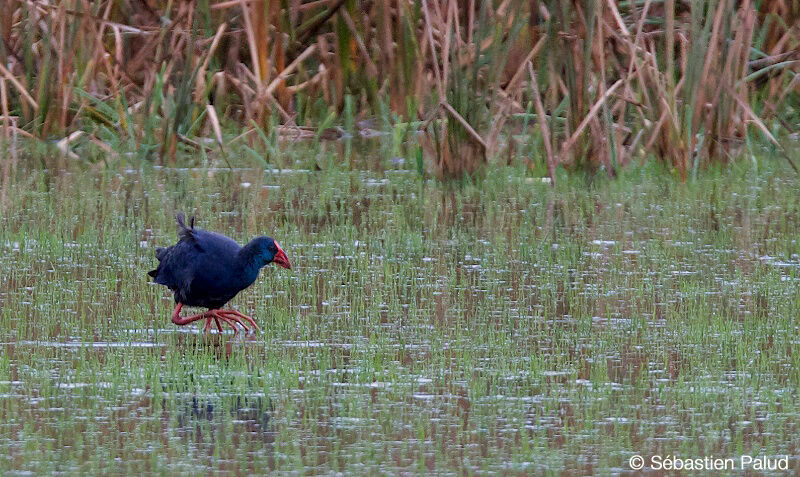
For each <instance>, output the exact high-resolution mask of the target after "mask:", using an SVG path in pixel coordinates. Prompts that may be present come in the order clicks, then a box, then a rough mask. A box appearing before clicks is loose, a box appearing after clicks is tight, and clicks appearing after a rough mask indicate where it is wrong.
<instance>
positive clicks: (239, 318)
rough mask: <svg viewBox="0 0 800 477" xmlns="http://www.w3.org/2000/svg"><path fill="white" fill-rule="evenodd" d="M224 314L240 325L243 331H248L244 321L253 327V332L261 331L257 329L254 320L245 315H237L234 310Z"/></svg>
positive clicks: (225, 311) (226, 311)
mask: <svg viewBox="0 0 800 477" xmlns="http://www.w3.org/2000/svg"><path fill="white" fill-rule="evenodd" d="M224 313H225V314H226V315H228V316H229V317H230V318H232V319H235V320H236V321H237V322H238V323H239V324H240V325H242V327H243V328H244V329H245V330H248V331H249V329H248V328H247V325H246V324H245V321H247V323H249V324H250V325H251V326H252V327H253V329H254V330H258V331H261V328H259V327H258V325H257V324H256V320H254V319H252V318H250V317H249V316H247V315H244V314H242V313H239V312H238V311H236V310H224Z"/></svg>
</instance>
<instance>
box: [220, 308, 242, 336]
mask: <svg viewBox="0 0 800 477" xmlns="http://www.w3.org/2000/svg"><path fill="white" fill-rule="evenodd" d="M212 312H213V315H214V320H215V321H217V327H218V329H219V330H220V331H222V326H220V324H219V321H218V320H222V321H223V322H224V323H226V324H227V325H228V326H230V327H231V328H233V334H238V333H239V328H237V327H236V324H237V323H239V324H240V325H241V323H240V322H239V321H237V320H234V319H233V318H231V317H229V316H227V315H226V313H225V311H224V310H212ZM242 327H243V328H244V329H245V331H249V330H248V328H247V327H246V326H244V325H242Z"/></svg>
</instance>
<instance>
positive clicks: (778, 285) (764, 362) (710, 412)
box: [0, 163, 800, 475]
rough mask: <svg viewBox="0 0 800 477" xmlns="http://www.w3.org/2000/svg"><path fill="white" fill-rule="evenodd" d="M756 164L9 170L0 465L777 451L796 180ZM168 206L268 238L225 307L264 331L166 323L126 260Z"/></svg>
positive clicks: (505, 467) (524, 465) (181, 466)
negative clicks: (242, 287) (692, 177)
mask: <svg viewBox="0 0 800 477" xmlns="http://www.w3.org/2000/svg"><path fill="white" fill-rule="evenodd" d="M756 164H757V165H758V166H760V167H762V168H764V167H765V165H764V164H761V163H756ZM754 167H755V165H753V166H752V167H750V166H748V167H747V168H744V167H742V166H735V167H734V168H733V169H730V170H728V171H727V172H726V173H721V172H717V171H714V170H711V171H709V173H708V174H706V175H705V176H704V178H702V179H701V180H698V181H696V182H691V183H689V184H678V183H675V182H674V181H672V180H670V179H669V178H662V177H663V176H664V175H663V174H661V173H659V172H658V171H656V172H655V173H648V171H647V170H646V168H645V169H641V170H638V171H636V172H628V173H627V174H628V176H627V177H625V180H624V181H614V182H606V181H604V180H599V181H596V182H595V183H594V184H593V185H592V186H591V187H589V190H588V191H587V190H586V188H585V187H583V186H581V187H574V186H575V184H570V183H569V182H570V181H576V180H577V179H575V178H573V179H568V180H565V181H562V182H561V183H560V184H559V187H557V188H556V189H555V190H550V188H549V187H548V186H546V185H544V184H541V183H538V182H530V181H529V180H528V179H526V178H525V177H524V175H525V174H524V171H520V170H516V169H499V170H498V171H496V173H494V174H491V175H490V176H488V177H486V178H485V180H484V182H483V183H482V184H481V185H480V187H472V186H465V187H463V188H462V189H459V190H458V191H453V190H451V189H449V188H446V187H443V186H440V185H438V184H437V183H435V182H420V181H419V180H418V179H416V178H415V176H414V174H413V173H407V172H405V171H388V172H386V173H366V172H341V171H338V172H328V171H320V172H305V171H287V170H284V171H282V172H281V173H277V172H276V173H263V172H260V171H256V170H252V169H234V170H225V171H221V170H214V169H203V168H198V169H168V168H146V169H141V170H125V169H119V170H116V169H114V168H112V167H109V168H107V169H105V170H103V171H101V172H96V173H88V172H86V171H81V172H80V173H74V172H75V171H69V170H67V171H58V172H55V171H50V170H19V171H16V172H13V173H12V174H11V176H10V177H9V179H8V182H7V183H6V186H5V187H6V191H7V193H8V194H9V196H10V197H13V198H14V200H13V201H9V202H7V203H6V205H5V206H4V207H5V208H4V209H2V219H1V221H0V248H1V249H2V253H0V269H1V270H3V273H2V277H1V278H0V342H1V343H2V350H3V352H2V353H0V468H2V469H5V470H7V471H17V472H33V473H37V474H41V473H52V472H66V473H82V474H85V473H91V474H95V473H101V472H108V470H109V467H108V466H109V465H110V463H113V465H114V469H115V470H116V471H119V472H126V473H142V472H146V473H173V472H186V473H199V472H208V471H225V472H241V473H266V472H268V471H276V472H280V473H294V472H304V473H325V472H330V471H341V472H346V473H391V474H394V473H397V472H401V471H411V472H417V471H420V472H424V471H436V472H442V473H445V472H456V471H457V472H459V473H460V472H462V471H463V472H467V473H478V472H505V473H511V474H542V473H546V472H547V473H559V472H562V471H564V472H567V473H582V474H587V475H588V474H601V473H620V472H624V471H627V470H628V467H627V465H628V464H627V462H628V458H629V457H630V456H631V455H633V454H640V455H644V456H651V455H656V454H659V455H667V454H671V455H680V456H684V457H688V456H703V455H711V454H713V455H715V456H721V457H736V456H738V455H740V454H753V455H776V454H788V455H797V454H798V452H800V450H798V448H797V440H796V436H797V433H798V424H799V423H800V409H799V408H798V405H797V402H798V399H797V398H798V396H797V389H798V385H800V371H798V370H800V357H799V356H800V355H799V354H798V353H797V351H796V350H797V335H796V329H797V326H798V318H797V314H796V309H797V307H798V302H799V301H800V294H798V287H797V279H798V269H800V268H798V267H800V255H798V254H800V250H798V248H799V246H798V243H797V241H796V237H795V231H796V230H797V225H798V210H797V208H798V205H797V204H798V200H797V197H796V193H795V192H794V191H797V190H798V187H797V185H798V184H797V179H796V178H795V176H794V175H788V174H785V171H782V170H777V169H775V168H774V167H773V166H770V165H766V167H765V168H766V170H755V168H754ZM660 178H662V179H660ZM175 210H184V211H187V212H192V213H196V214H197V216H198V218H197V220H198V225H199V226H200V227H203V228H209V229H213V230H218V231H221V232H224V233H227V234H229V235H231V236H233V237H235V238H236V239H238V240H239V241H240V242H243V241H246V240H248V239H249V238H251V237H252V236H254V235H256V234H264V233H268V234H270V235H272V236H274V237H276V238H277V239H278V240H279V241H280V243H281V244H282V246H283V247H284V248H285V249H286V250H287V252H288V254H289V256H290V258H291V260H292V264H293V266H294V268H293V270H292V271H291V272H287V271H284V270H277V269H273V268H272V267H271V268H269V269H265V270H264V271H262V274H261V277H260V278H259V280H258V281H257V282H256V284H255V285H254V286H253V287H252V288H251V289H248V290H247V291H245V292H243V293H242V294H241V295H240V296H239V297H237V298H236V299H235V300H234V302H233V304H234V305H235V306H236V307H238V308H239V309H241V310H242V311H245V312H248V314H251V315H252V316H254V317H256V319H257V321H258V322H259V325H260V326H261V327H262V328H263V330H264V333H262V334H259V335H256V336H254V337H246V338H245V337H234V336H233V335H232V334H228V333H225V334H221V335H220V334H217V333H212V334H210V335H206V336H204V335H202V334H201V333H199V332H198V330H199V327H186V328H180V329H179V328H177V327H175V326H174V325H173V324H172V323H170V321H169V312H170V310H171V306H172V302H171V297H170V296H169V295H168V293H167V290H166V289H164V288H163V287H160V286H155V285H152V284H149V283H148V279H147V278H148V277H147V276H146V272H147V270H149V269H150V268H152V265H153V264H154V263H155V259H154V257H153V249H154V247H155V246H156V245H159V246H163V245H166V244H170V243H172V242H173V241H174V239H175V225H174V220H173V212H174V211H175ZM790 465H791V466H792V468H793V469H797V468H798V467H797V466H798V465H800V463H798V462H797V461H795V460H793V461H792V462H791V464H790Z"/></svg>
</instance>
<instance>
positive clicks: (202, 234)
mask: <svg viewBox="0 0 800 477" xmlns="http://www.w3.org/2000/svg"><path fill="white" fill-rule="evenodd" d="M176 219H177V221H178V243H177V244H175V245H173V246H172V247H168V248H160V249H157V250H156V258H157V259H158V260H159V262H160V263H159V265H158V268H156V269H155V270H153V271H151V272H150V276H152V277H153V278H154V280H153V281H154V282H155V283H158V284H161V285H165V286H167V287H168V288H169V289H170V290H172V291H173V292H174V293H175V301H176V303H183V304H184V305H187V306H199V307H206V308H209V309H214V308H220V307H222V306H223V305H224V304H225V303H227V302H228V301H230V300H231V299H232V298H233V297H234V296H236V294H238V293H239V292H240V291H242V290H244V289H245V288H247V287H249V286H250V285H252V284H253V282H255V280H256V278H258V272H259V270H260V269H261V268H262V267H263V266H264V265H266V264H268V263H270V262H271V261H272V259H273V258H274V257H275V254H276V253H277V251H278V250H279V247H278V246H277V244H275V241H274V240H273V239H271V238H269V237H258V238H256V239H253V240H252V241H251V242H250V243H248V244H247V245H245V246H244V247H241V246H239V244H238V243H236V241H235V240H233V239H231V238H229V237H226V236H225V235H222V234H218V233H216V232H210V231H207V230H201V229H197V228H194V218H192V219H191V220H190V225H189V226H188V227H187V226H186V224H185V222H184V218H183V214H178V215H177V217H176ZM281 253H283V252H281ZM284 256H285V255H284Z"/></svg>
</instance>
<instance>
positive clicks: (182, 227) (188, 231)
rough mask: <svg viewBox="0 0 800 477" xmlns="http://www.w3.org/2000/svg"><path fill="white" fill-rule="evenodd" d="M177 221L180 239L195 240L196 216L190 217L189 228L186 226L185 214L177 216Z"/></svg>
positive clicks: (181, 213)
mask: <svg viewBox="0 0 800 477" xmlns="http://www.w3.org/2000/svg"><path fill="white" fill-rule="evenodd" d="M175 221H176V222H178V238H179V239H181V240H183V239H189V240H194V215H193V216H191V217H189V226H188V227H187V226H186V216H185V215H183V212H178V213H177V214H175Z"/></svg>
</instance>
